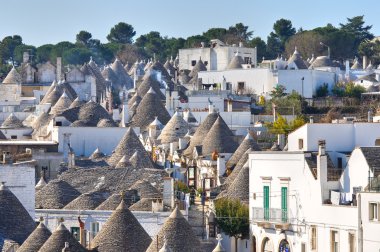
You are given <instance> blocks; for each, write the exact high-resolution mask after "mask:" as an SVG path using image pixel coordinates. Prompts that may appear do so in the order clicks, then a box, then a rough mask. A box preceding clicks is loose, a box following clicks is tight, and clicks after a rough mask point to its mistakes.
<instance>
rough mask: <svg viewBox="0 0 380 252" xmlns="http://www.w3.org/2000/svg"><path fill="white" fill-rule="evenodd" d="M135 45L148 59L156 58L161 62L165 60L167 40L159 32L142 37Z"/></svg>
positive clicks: (152, 32)
mask: <svg viewBox="0 0 380 252" xmlns="http://www.w3.org/2000/svg"><path fill="white" fill-rule="evenodd" d="M135 45H136V46H137V47H139V48H140V49H142V51H143V52H144V54H145V55H146V57H149V58H153V57H156V58H157V59H159V60H163V59H165V58H166V57H165V56H166V55H165V40H164V39H163V38H162V37H161V34H160V33H159V32H157V31H151V32H149V33H148V34H145V35H141V36H140V37H138V38H137V39H136V43H135Z"/></svg>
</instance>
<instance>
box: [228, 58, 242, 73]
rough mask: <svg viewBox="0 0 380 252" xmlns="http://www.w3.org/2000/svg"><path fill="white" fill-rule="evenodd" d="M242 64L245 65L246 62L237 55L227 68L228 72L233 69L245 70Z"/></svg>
mask: <svg viewBox="0 0 380 252" xmlns="http://www.w3.org/2000/svg"><path fill="white" fill-rule="evenodd" d="M242 64H244V60H243V58H242V57H241V56H240V55H237V54H235V56H234V57H233V58H232V59H231V61H230V63H229V64H228V66H227V70H231V69H241V68H243V66H242Z"/></svg>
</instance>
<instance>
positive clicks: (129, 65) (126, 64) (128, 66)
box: [124, 61, 132, 75]
mask: <svg viewBox="0 0 380 252" xmlns="http://www.w3.org/2000/svg"><path fill="white" fill-rule="evenodd" d="M131 68H132V64H131V63H129V62H128V61H127V63H125V65H124V70H125V71H126V72H127V73H128V72H129V70H131ZM128 75H129V74H128Z"/></svg>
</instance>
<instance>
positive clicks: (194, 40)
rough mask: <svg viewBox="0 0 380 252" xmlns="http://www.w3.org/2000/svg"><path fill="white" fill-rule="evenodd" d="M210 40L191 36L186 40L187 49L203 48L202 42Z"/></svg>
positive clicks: (200, 36)
mask: <svg viewBox="0 0 380 252" xmlns="http://www.w3.org/2000/svg"><path fill="white" fill-rule="evenodd" d="M207 41H208V39H207V38H206V37H205V36H203V35H195V36H190V37H188V38H187V39H186V42H185V48H195V47H201V42H207Z"/></svg>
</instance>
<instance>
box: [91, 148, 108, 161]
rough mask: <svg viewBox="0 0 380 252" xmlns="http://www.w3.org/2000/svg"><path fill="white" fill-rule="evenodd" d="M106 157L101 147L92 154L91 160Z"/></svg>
mask: <svg viewBox="0 0 380 252" xmlns="http://www.w3.org/2000/svg"><path fill="white" fill-rule="evenodd" d="M104 156H105V155H104V153H103V152H101V151H100V149H99V147H98V148H96V149H95V150H94V152H93V153H92V154H91V156H90V157H89V158H90V159H92V160H94V159H99V158H103V157H104Z"/></svg>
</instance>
